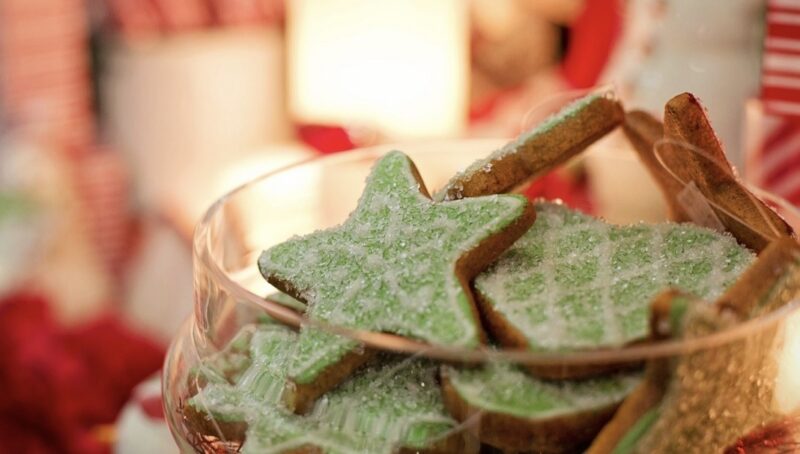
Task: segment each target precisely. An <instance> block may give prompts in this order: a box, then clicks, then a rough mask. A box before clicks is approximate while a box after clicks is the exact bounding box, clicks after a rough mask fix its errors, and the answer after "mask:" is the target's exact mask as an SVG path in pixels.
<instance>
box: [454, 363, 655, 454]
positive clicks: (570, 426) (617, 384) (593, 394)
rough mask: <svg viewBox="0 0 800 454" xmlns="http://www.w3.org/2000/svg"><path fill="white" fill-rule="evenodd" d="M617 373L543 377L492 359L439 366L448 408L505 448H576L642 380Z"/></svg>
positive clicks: (633, 374)
mask: <svg viewBox="0 0 800 454" xmlns="http://www.w3.org/2000/svg"><path fill="white" fill-rule="evenodd" d="M640 378H641V374H639V373H637V372H621V373H616V374H611V375H607V376H603V377H597V378H593V379H589V380H575V381H572V380H552V381H551V380H542V379H538V378H535V377H531V376H530V375H529V374H527V373H525V372H524V371H523V370H522V369H521V368H520V367H518V366H515V365H511V364H506V363H491V364H487V365H484V366H482V367H477V368H469V367H461V368H459V367H453V366H443V371H442V389H443V393H444V401H445V404H446V405H447V408H448V409H449V410H450V413H451V414H453V416H455V417H456V419H458V420H459V421H470V420H473V421H474V423H473V424H471V425H470V428H471V430H473V431H474V432H475V433H476V435H477V436H478V438H479V439H480V440H481V441H482V442H484V443H486V444H489V445H491V446H494V447H496V448H498V449H502V450H504V452H547V453H550V452H577V451H578V450H579V449H580V448H583V447H586V445H587V444H588V443H589V442H590V441H591V439H592V438H593V437H594V436H595V435H596V434H597V432H599V431H600V429H601V428H602V427H603V425H604V424H605V423H606V422H607V421H608V420H609V419H610V418H611V416H612V415H613V414H614V411H615V410H616V408H617V406H619V404H620V402H622V400H623V399H624V398H625V396H627V395H628V393H630V392H631V390H633V389H634V387H635V386H636V385H637V384H638V383H639V382H640Z"/></svg>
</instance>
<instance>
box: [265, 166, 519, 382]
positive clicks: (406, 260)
mask: <svg viewBox="0 0 800 454" xmlns="http://www.w3.org/2000/svg"><path fill="white" fill-rule="evenodd" d="M527 206H528V202H527V200H525V198H523V197H521V196H515V195H494V196H486V197H475V198H470V199H467V200H459V201H453V202H447V203H434V202H433V201H431V200H430V199H429V198H427V197H426V196H425V195H423V194H422V193H421V192H420V186H419V182H418V181H417V180H416V179H415V178H414V173H413V170H412V164H411V162H410V160H409V159H408V158H407V157H406V156H405V155H404V154H402V153H400V152H392V153H389V154H387V155H386V156H384V157H383V158H381V159H380V160H379V161H378V162H377V163H376V165H375V167H374V168H373V170H372V172H371V174H370V176H369V177H368V179H367V184H366V188H365V190H364V193H363V195H362V196H361V199H360V200H359V202H358V206H357V208H356V210H355V211H354V212H353V213H352V214H351V215H350V217H349V218H348V219H347V220H346V221H345V222H344V223H343V224H342V225H340V226H338V227H334V228H331V229H328V230H322V231H317V232H314V233H312V234H309V235H306V236H302V237H295V238H293V239H290V240H289V241H287V242H285V243H281V244H279V245H277V246H274V247H272V248H270V249H268V250H266V251H264V252H263V253H262V255H261V257H260V258H259V263H258V264H259V268H260V270H261V273H262V275H264V276H265V277H266V278H268V279H270V280H278V281H282V282H287V283H289V284H291V286H292V287H293V288H294V289H295V290H296V292H297V295H296V296H298V297H300V298H301V299H303V300H305V302H306V303H308V311H307V315H308V316H309V317H310V318H312V319H316V320H321V321H324V322H328V323H332V324H335V325H340V326H346V327H350V328H359V329H369V330H374V331H384V332H391V333H396V334H400V335H404V336H408V337H412V338H415V339H419V340H423V341H426V342H430V343H434V344H443V345H450V346H461V347H475V346H477V345H478V344H479V342H480V330H479V327H478V324H477V323H478V322H477V320H476V319H475V317H474V315H473V312H472V306H471V303H470V299H469V297H468V294H467V293H466V291H468V289H465V288H463V286H462V284H461V282H460V281H459V278H458V276H457V275H456V269H455V268H456V263H457V261H458V259H459V258H460V257H462V256H463V255H464V254H466V253H467V252H468V251H470V250H472V249H474V248H475V247H477V246H478V245H479V244H480V243H481V242H482V241H484V240H486V239H487V238H490V237H492V236H494V235H496V234H498V233H500V232H502V231H503V230H504V229H505V228H507V227H508V226H510V225H511V224H512V223H513V222H514V221H516V220H517V219H519V218H520V217H521V216H522V215H523V214H524V212H525V209H526V208H527ZM298 342H299V347H298V351H297V354H296V356H295V358H294V360H293V361H292V363H291V364H290V366H289V367H290V376H291V377H292V379H293V380H294V381H295V382H297V383H310V382H313V380H314V379H315V377H317V376H318V374H319V373H320V372H321V371H323V370H324V369H325V368H326V367H327V366H329V365H333V364H335V363H336V362H338V361H339V360H340V359H341V358H342V357H343V356H344V355H345V354H346V353H347V352H349V351H351V350H352V349H353V348H355V346H356V344H355V343H354V342H353V341H352V340H348V339H345V338H342V337H339V336H335V335H333V334H329V333H326V332H322V331H320V330H318V329H313V328H307V327H304V328H303V329H302V330H301V334H300V339H299V341H298Z"/></svg>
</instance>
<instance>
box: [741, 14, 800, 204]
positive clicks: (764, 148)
mask: <svg viewBox="0 0 800 454" xmlns="http://www.w3.org/2000/svg"><path fill="white" fill-rule="evenodd" d="M766 20H767V30H766V35H765V39H764V57H763V65H762V74H761V101H762V106H763V117H762V122H761V125H760V126H761V137H762V141H761V146H760V147H759V149H758V150H757V151H756V156H755V159H752V160H751V162H753V163H754V165H753V166H752V167H751V168H750V169H749V170H750V171H751V172H750V177H751V178H752V179H753V180H754V182H755V183H756V184H758V185H760V186H762V187H764V188H765V189H767V190H769V191H772V192H773V193H775V194H778V195H780V196H782V197H784V198H786V199H787V200H789V201H791V202H793V203H795V204H798V205H800V0H769V1H768V3H767V15H766Z"/></svg>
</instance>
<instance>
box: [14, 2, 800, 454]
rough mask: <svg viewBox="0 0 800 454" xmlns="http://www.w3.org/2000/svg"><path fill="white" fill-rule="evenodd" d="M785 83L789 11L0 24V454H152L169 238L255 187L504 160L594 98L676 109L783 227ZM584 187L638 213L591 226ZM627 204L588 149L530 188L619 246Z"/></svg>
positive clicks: (788, 153)
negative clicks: (695, 115)
mask: <svg viewBox="0 0 800 454" xmlns="http://www.w3.org/2000/svg"><path fill="white" fill-rule="evenodd" d="M798 73H800V1H797V0H703V1H696V0H433V1H431V0H381V1H373V0H285V1H283V0H1V1H0V389H2V390H3V393H2V394H1V395H0V446H3V448H2V449H0V450H3V451H6V450H7V452H42V453H45V452H76V453H77V452H80V453H87V452H89V453H91V452H110V451H116V452H121V453H136V452H148V453H158V452H175V450H176V448H175V447H174V445H173V444H172V441H171V438H170V436H169V433H168V431H167V429H166V426H165V425H164V424H163V414H162V412H161V405H160V391H159V383H158V375H157V373H158V370H159V368H160V366H161V362H162V360H163V355H164V352H165V349H166V346H167V345H168V343H169V340H170V338H171V336H172V335H173V333H174V332H175V331H176V330H177V328H178V326H179V325H180V323H181V322H182V321H183V320H184V319H185V318H186V317H187V316H188V315H189V313H190V312H191V308H192V276H191V261H192V258H191V234H192V229H193V226H194V224H195V223H196V221H197V220H198V219H199V218H200V217H201V216H202V213H203V211H204V210H205V209H206V208H207V207H208V206H209V205H210V204H211V203H212V202H213V201H214V200H215V199H216V198H218V197H219V196H220V195H221V194H223V193H224V192H225V191H227V190H229V189H231V188H233V187H235V186H237V185H238V184H241V183H243V182H245V181H247V180H248V179H250V178H253V177H254V176H256V175H259V174H262V173H264V172H267V171H269V170H272V169H276V168H279V167H281V166H283V165H286V164H289V163H292V162H296V161H299V160H302V159H307V158H311V157H315V156H320V155H324V154H328V153H336V152H340V151H343V150H348V149H352V148H356V147H363V146H370V145H377V144H385V143H395V142H396V143H402V142H406V143H408V142H419V141H430V140H444V139H469V138H478V137H512V136H514V135H515V134H517V133H518V132H520V129H521V128H523V127H525V126H526V125H527V123H529V119H530V118H531V117H532V116H533V117H535V116H536V115H535V114H536V112H537V106H539V105H542V104H543V103H544V104H546V103H548V102H550V101H552V100H553V99H554V97H558V96H559V94H560V93H564V92H571V93H574V92H576V91H577V92H579V91H581V90H587V89H591V88H592V87H596V86H598V85H604V84H613V86H614V87H615V88H616V90H617V93H618V94H619V96H620V97H621V98H622V100H623V101H624V102H625V103H626V105H627V106H628V107H634V106H635V107H638V108H644V109H647V110H650V111H652V112H653V113H654V114H656V115H659V116H660V111H661V109H662V108H663V105H664V103H665V102H666V101H667V100H668V99H669V98H670V97H672V96H673V95H675V94H677V93H679V92H683V91H691V92H694V93H695V94H697V95H698V96H699V97H700V98H701V99H702V100H703V101H704V103H705V104H706V106H707V107H708V109H709V111H710V116H711V119H712V122H713V124H714V125H715V127H716V129H717V131H718V133H719V135H720V137H721V139H722V141H723V142H724V144H725V146H726V150H727V153H728V155H729V158H730V160H731V161H732V162H733V163H734V164H736V166H737V167H738V169H739V171H740V174H741V175H742V176H743V177H744V178H745V179H746V180H748V181H749V182H751V183H752V184H755V185H759V186H762V187H765V188H767V189H769V190H771V191H774V192H776V193H778V194H780V195H782V196H784V197H786V198H787V199H789V200H791V201H792V202H795V203H796V202H800V173H798V172H796V171H795V169H797V168H798V165H800V123H798V120H797V116H798V115H800V75H798ZM487 151H489V150H487ZM597 157H600V159H597ZM639 182H643V183H641V185H640V183H639ZM354 184H361V182H354ZM608 184H625V185H636V186H637V188H638V187H642V188H643V189H642V190H641V191H637V193H636V194H633V195H632V196H631V197H632V198H631V199H630V200H622V201H619V200H617V201H615V203H614V204H612V205H613V206H609V203H608V201H607V200H603V199H602V192H598V191H590V190H589V189H590V188H591V187H592V185H608ZM651 186H652V185H651V184H650V182H649V180H648V179H647V176H646V175H645V173H644V171H643V170H642V169H641V167H640V166H639V165H638V163H637V162H636V161H635V158H634V157H633V154H632V153H631V151H630V150H629V149H628V145H627V144H626V143H625V141H624V140H622V139H621V138H620V137H619V136H618V135H612V136H610V137H608V138H607V139H605V140H603V141H602V142H601V143H599V144H597V145H595V146H594V147H593V150H591V153H589V157H588V158H587V159H586V160H585V162H580V163H578V164H574V165H570V166H568V167H567V168H566V169H561V170H559V171H558V172H555V173H553V174H550V175H547V176H546V177H545V178H543V179H542V180H540V181H539V182H538V183H537V184H536V185H535V186H534V188H533V189H532V190H533V191H534V192H536V193H537V194H539V195H546V196H548V197H560V198H562V199H565V200H567V201H569V202H570V203H572V204H573V205H575V206H578V207H580V208H581V209H584V210H585V211H590V212H595V213H597V214H601V215H604V216H606V217H608V218H610V219H611V220H615V221H620V222H624V221H626V220H627V218H626V216H627V213H629V212H631V211H632V210H633V211H638V212H641V211H642V210H643V209H645V210H649V212H651V213H652V216H653V217H654V218H657V217H658V216H659V215H661V213H662V210H663V207H662V204H661V201H660V197H659V196H658V193H657V191H656V190H655V189H653V188H652V187H651ZM614 192H616V193H619V192H620V191H614ZM623 192H631V191H623ZM592 194H595V196H592ZM597 194H600V196H597Z"/></svg>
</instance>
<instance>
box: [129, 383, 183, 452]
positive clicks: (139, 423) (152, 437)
mask: <svg viewBox="0 0 800 454" xmlns="http://www.w3.org/2000/svg"><path fill="white" fill-rule="evenodd" d="M156 405H157V406H158V407H160V406H161V372H159V373H157V374H155V375H153V376H152V377H150V378H148V379H147V380H145V381H144V382H142V383H141V384H140V385H139V386H137V387H136V388H135V389H134V390H133V396H132V397H131V400H130V401H128V403H127V404H126V405H125V407H124V408H123V409H122V412H121V413H120V416H119V419H118V420H117V442H116V445H115V446H114V453H115V454H141V453H148V454H172V453H175V454H177V453H178V447H177V446H176V445H175V441H174V440H173V439H172V435H171V434H170V432H169V428H168V427H167V422H166V421H165V420H164V418H163V416H162V415H161V414H154V413H157V412H158V409H157V408H154V406H156Z"/></svg>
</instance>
